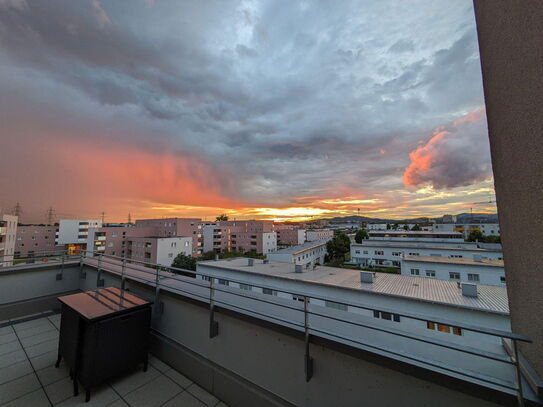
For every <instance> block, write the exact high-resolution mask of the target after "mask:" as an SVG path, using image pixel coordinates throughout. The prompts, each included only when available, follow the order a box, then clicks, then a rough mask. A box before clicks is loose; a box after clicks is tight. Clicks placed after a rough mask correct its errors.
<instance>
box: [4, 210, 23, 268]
mask: <svg viewBox="0 0 543 407" xmlns="http://www.w3.org/2000/svg"><path fill="white" fill-rule="evenodd" d="M18 219H19V218H18V217H17V216H14V215H3V216H2V220H3V221H4V222H5V226H4V227H5V228H6V233H5V235H4V239H3V242H2V246H3V248H4V250H3V251H0V260H1V261H0V267H2V266H4V267H7V266H11V265H13V254H14V252H15V241H16V240H17V222H18Z"/></svg>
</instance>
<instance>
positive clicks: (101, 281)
mask: <svg viewBox="0 0 543 407" xmlns="http://www.w3.org/2000/svg"><path fill="white" fill-rule="evenodd" d="M103 256H104V255H103V254H102V253H100V256H99V257H98V274H97V275H96V287H103V286H104V279H103V278H102V257H103Z"/></svg>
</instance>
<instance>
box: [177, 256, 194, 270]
mask: <svg viewBox="0 0 543 407" xmlns="http://www.w3.org/2000/svg"><path fill="white" fill-rule="evenodd" d="M172 267H176V268H180V269H185V270H194V271H196V259H195V258H194V257H191V256H187V255H186V254H184V253H179V254H178V255H177V256H176V257H175V259H174V260H173V263H172Z"/></svg>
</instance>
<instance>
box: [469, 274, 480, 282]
mask: <svg viewBox="0 0 543 407" xmlns="http://www.w3.org/2000/svg"><path fill="white" fill-rule="evenodd" d="M468 281H479V274H471V273H468Z"/></svg>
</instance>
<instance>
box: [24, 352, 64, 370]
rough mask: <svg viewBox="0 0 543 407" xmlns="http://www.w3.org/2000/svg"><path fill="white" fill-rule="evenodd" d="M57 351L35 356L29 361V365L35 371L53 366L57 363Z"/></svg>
mask: <svg viewBox="0 0 543 407" xmlns="http://www.w3.org/2000/svg"><path fill="white" fill-rule="evenodd" d="M57 355H58V351H57V350H53V351H51V352H47V353H44V354H43V355H39V356H36V357H34V358H31V359H30V363H32V366H33V367H34V369H35V370H41V369H45V368H46V367H47V366H51V365H54V364H55V362H56V361H57Z"/></svg>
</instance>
